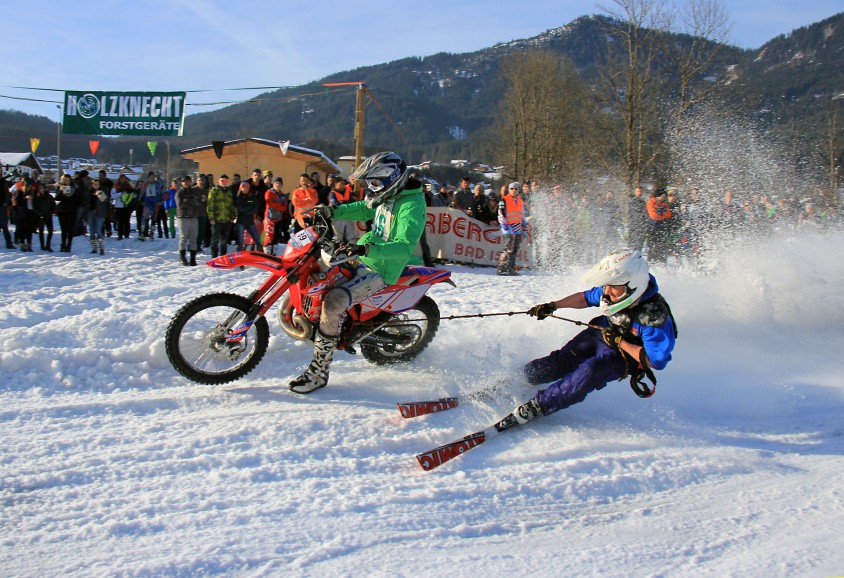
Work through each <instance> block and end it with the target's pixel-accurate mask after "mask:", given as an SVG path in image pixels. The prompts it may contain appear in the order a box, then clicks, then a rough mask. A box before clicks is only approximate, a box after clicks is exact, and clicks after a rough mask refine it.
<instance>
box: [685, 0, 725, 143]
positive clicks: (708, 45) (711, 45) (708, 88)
mask: <svg viewBox="0 0 844 578" xmlns="http://www.w3.org/2000/svg"><path fill="white" fill-rule="evenodd" d="M676 32H679V33H680V34H686V35H688V38H684V37H682V36H681V37H679V38H678V39H677V40H676V41H675V43H674V53H675V55H674V58H675V59H676V65H677V72H678V76H679V91H678V92H679V94H678V106H679V109H678V111H677V123H676V130H677V133H678V134H679V133H680V132H681V130H682V125H683V117H684V115H685V114H686V112H687V111H688V110H689V109H690V108H691V107H692V106H694V105H695V104H698V103H700V102H702V101H703V100H704V99H706V97H707V96H709V95H710V94H711V93H712V92H713V91H715V90H717V89H719V88H721V87H722V86H723V85H724V83H725V82H726V81H727V78H726V76H725V75H721V76H710V77H708V79H706V80H704V79H703V78H702V77H703V76H704V75H711V74H712V73H713V68H714V66H715V65H716V64H717V62H718V58H719V57H720V55H721V52H722V51H723V48H724V46H725V45H726V43H727V41H728V40H729V35H730V32H731V26H730V21H729V18H728V17H727V14H726V13H725V12H724V9H723V8H722V7H721V4H720V2H719V0H687V2H686V4H684V5H683V8H681V10H680V12H679V26H678V28H677V29H676ZM695 81H699V82H695ZM693 83H695V88H694V90H692V84H693Z"/></svg>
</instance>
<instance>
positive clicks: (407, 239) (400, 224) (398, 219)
mask: <svg viewBox="0 0 844 578" xmlns="http://www.w3.org/2000/svg"><path fill="white" fill-rule="evenodd" d="M332 218H333V219H335V220H337V221H368V220H370V219H372V230H371V231H369V232H368V233H366V234H365V235H364V236H363V237H361V238H360V239H359V240H358V245H369V250H368V251H369V252H368V254H367V255H366V257H361V258H360V260H361V261H362V262H363V263H364V264H365V265H366V266H367V267H369V268H370V269H373V270H374V271H377V272H378V274H379V275H381V277H382V278H383V279H384V281H385V282H386V283H387V284H389V285H392V284H394V283H395V282H396V281H398V279H399V277H400V276H401V273H402V271H404V268H405V267H406V266H407V264H408V263H409V262H410V260H411V259H412V258H413V252H414V251H415V250H416V245H417V243H419V238H420V237H422V233H423V231H424V230H425V219H426V218H427V209H426V206H425V193H423V192H422V187H421V186H420V187H419V188H415V189H405V190H403V191H402V192H400V193H399V194H398V195H396V196H395V197H393V198H392V199H389V200H388V201H387V202H385V203H383V204H381V205H379V206H378V208H377V209H371V208H370V207H369V206H367V204H366V201H358V202H355V203H348V204H346V205H339V206H336V207H334V212H333V216H332Z"/></svg>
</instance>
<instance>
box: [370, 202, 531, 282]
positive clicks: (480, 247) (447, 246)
mask: <svg viewBox="0 0 844 578" xmlns="http://www.w3.org/2000/svg"><path fill="white" fill-rule="evenodd" d="M357 228H358V235H360V236H363V234H364V233H365V232H366V227H365V226H364V224H363V223H361V222H358V223H357ZM425 236H426V238H427V240H428V247H429V248H430V249H431V257H432V258H433V259H443V260H445V261H454V262H456V263H466V264H469V265H492V266H498V259H499V257H500V255H501V251H503V250H504V246H505V244H504V237H503V236H502V235H501V229H500V228H499V227H498V225H486V224H484V223H481V222H480V221H477V220H475V219H473V218H472V217H470V216H468V215H467V214H466V213H464V212H463V211H461V210H459V209H452V208H450V207H428V217H427V221H426V225H425ZM416 255H418V256H421V255H422V250H421V249H420V248H419V247H416ZM532 255H533V238H532V236H531V234H530V228H528V236H527V237H525V239H524V240H523V241H522V244H521V247H520V248H519V254H518V255H517V257H516V265H517V266H519V267H525V266H529V265H530V264H531V263H532Z"/></svg>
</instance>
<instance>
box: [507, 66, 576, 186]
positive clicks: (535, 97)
mask: <svg viewBox="0 0 844 578" xmlns="http://www.w3.org/2000/svg"><path fill="white" fill-rule="evenodd" d="M501 68H502V78H503V80H504V83H505V86H506V88H505V92H504V98H503V100H502V102H501V105H500V107H499V113H498V116H497V124H496V128H495V130H494V131H493V135H494V138H495V140H496V147H495V148H496V150H497V155H498V158H500V159H502V160H503V163H504V164H505V165H506V166H507V167H508V169H507V172H508V174H509V176H510V177H513V178H519V179H523V178H538V179H551V178H558V177H559V176H561V175H563V174H566V175H570V174H572V173H576V172H578V171H579V170H581V168H582V166H583V164H584V158H585V156H586V151H588V150H589V147H587V146H584V138H585V135H586V134H587V132H588V131H587V130H586V129H585V126H586V119H587V117H588V111H589V110H591V105H592V103H591V99H590V98H589V96H588V93H587V91H586V89H585V87H584V84H583V82H582V81H581V79H580V77H579V76H578V74H577V71H576V70H575V68H574V66H573V65H572V64H571V63H570V61H568V60H567V59H565V58H562V57H560V56H559V55H557V54H554V53H551V52H546V51H533V52H527V53H520V54H514V55H511V56H509V57H507V58H505V59H504V60H503V61H502V64H501Z"/></svg>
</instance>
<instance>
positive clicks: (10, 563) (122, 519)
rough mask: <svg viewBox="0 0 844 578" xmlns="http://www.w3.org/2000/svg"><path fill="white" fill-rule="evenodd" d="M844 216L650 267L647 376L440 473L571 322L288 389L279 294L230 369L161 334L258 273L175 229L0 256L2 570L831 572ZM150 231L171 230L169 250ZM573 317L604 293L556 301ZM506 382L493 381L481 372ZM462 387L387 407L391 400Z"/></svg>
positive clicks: (511, 284)
mask: <svg viewBox="0 0 844 578" xmlns="http://www.w3.org/2000/svg"><path fill="white" fill-rule="evenodd" d="M842 241H844V235H842V234H832V235H828V236H826V237H811V236H806V237H798V238H793V239H778V240H776V243H777V244H778V246H777V247H775V249H774V250H767V251H763V250H761V249H758V250H754V249H753V248H752V247H749V248H744V249H742V250H741V252H738V251H734V252H730V253H728V254H725V255H724V259H723V263H728V264H725V265H723V266H722V267H721V268H720V269H719V270H718V271H717V272H716V273H714V274H710V275H706V276H703V275H698V274H695V273H692V272H689V271H686V270H682V269H680V270H677V269H673V268H672V269H671V270H666V269H664V268H662V269H661V268H656V271H655V272H656V274H657V276H658V278H659V281H660V285H661V288H662V292H663V293H664V294H665V295H666V297H667V298H668V300H669V301H670V302H671V305H672V309H673V310H674V313H675V316H676V317H677V319H678V326H679V329H680V338H679V340H678V346H677V349H676V351H675V358H674V361H673V362H672V363H671V364H670V365H669V367H668V369H667V370H666V371H663V372H660V373H658V377H659V386H658V391H657V394H656V396H655V397H653V398H651V399H650V400H645V401H643V400H640V399H638V398H636V397H635V396H634V395H633V393H632V392H631V391H630V389H629V387H628V385H627V383H626V382H621V383H617V384H610V385H609V386H608V387H607V388H606V389H604V390H602V391H600V392H595V393H593V394H591V395H590V396H589V397H588V398H587V399H586V401H585V402H584V403H581V404H578V405H576V406H573V407H572V408H569V409H568V410H565V411H562V412H559V413H557V414H554V415H552V416H549V417H547V418H544V419H541V420H538V421H536V422H533V423H531V424H530V425H528V426H526V427H520V428H516V429H514V430H512V431H508V432H506V433H504V434H502V435H501V436H499V437H496V438H495V439H494V440H490V441H489V442H487V443H485V444H483V445H481V446H479V447H478V448H476V449H473V450H472V451H470V452H468V453H466V454H465V455H463V456H460V457H459V458H457V459H455V460H452V461H451V462H448V463H447V464H445V465H443V466H441V467H440V468H438V469H437V470H434V471H432V472H423V471H422V470H421V469H420V468H419V467H418V465H417V463H416V460H415V459H414V455H415V454H416V453H419V452H422V451H425V450H428V449H431V448H432V447H434V446H436V445H439V444H442V443H444V442H447V441H451V440H453V439H455V438H457V437H460V436H463V435H466V434H468V433H470V432H473V431H476V430H478V429H481V428H483V427H486V426H487V425H489V424H490V423H492V421H494V420H496V419H497V418H499V417H501V416H503V415H505V414H506V413H508V412H509V411H510V410H511V409H512V408H513V406H514V405H515V404H517V403H520V402H521V401H524V400H525V399H528V398H529V397H530V396H531V395H532V392H533V391H534V390H533V388H531V387H529V386H527V385H526V384H525V383H524V382H523V381H522V380H521V379H520V378H519V377H518V370H519V368H520V367H521V366H522V365H523V364H524V363H525V362H527V361H529V360H530V359H532V358H534V357H537V356H539V355H544V354H546V353H547V352H549V351H551V350H552V349H554V348H557V347H559V346H560V345H561V344H562V343H564V342H565V340H567V339H569V338H570V337H571V336H573V335H574V334H575V333H576V332H577V331H579V328H577V327H575V326H574V325H572V324H568V323H565V322H562V321H557V320H553V319H549V320H545V321H542V322H537V321H536V320H534V319H531V318H528V317H527V316H523V315H522V316H513V317H492V318H484V319H468V320H449V321H443V322H442V324H441V326H440V330H439V333H438V335H437V337H436V338H435V340H434V341H433V343H432V344H431V346H430V347H429V348H428V349H427V350H426V352H424V353H423V355H421V356H420V357H419V358H418V359H417V360H415V361H413V362H412V363H410V364H407V365H402V366H391V367H376V366H374V365H371V364H369V363H367V362H366V361H365V360H364V359H363V358H362V357H361V356H359V355H358V356H349V355H348V354H345V353H339V354H338V355H337V356H336V357H335V363H334V366H333V368H332V373H331V380H330V383H329V387H328V388H326V389H323V390H320V391H318V392H316V393H314V394H311V395H309V396H298V395H295V394H292V393H290V392H288V391H287V388H286V384H287V382H288V381H289V379H290V378H291V377H293V376H294V375H295V374H297V373H298V371H299V370H301V368H302V367H303V366H304V365H305V364H306V363H307V361H308V359H309V357H310V347H308V345H306V344H304V343H299V342H294V341H293V340H291V339H290V338H288V337H287V336H286V335H285V334H284V333H283V332H282V331H281V329H280V328H279V326H278V323H277V321H276V320H275V318H274V315H275V309H273V310H271V311H270V319H269V321H270V330H271V339H270V347H269V351H268V354H267V356H266V357H265V358H264V360H263V361H262V362H261V364H260V365H259V366H258V367H257V369H256V370H254V371H253V372H252V373H251V374H249V375H248V376H247V377H245V378H243V379H242V380H240V381H238V382H235V383H232V384H227V385H225V386H217V387H211V386H203V385H197V384H193V383H191V382H189V381H187V380H186V379H184V378H182V377H181V376H180V375H178V374H177V373H176V372H175V371H174V370H173V369H172V368H171V367H170V365H169V362H168V360H167V357H166V354H165V352H164V343H163V336H164V331H165V328H166V326H167V323H168V321H169V318H170V317H171V316H172V315H173V313H174V312H175V311H176V310H177V309H178V308H179V307H180V306H181V305H182V304H184V303H185V302H186V301H188V300H189V299H191V298H192V297H194V296H197V295H200V294H203V293H207V292H212V291H230V292H234V293H240V294H245V293H246V292H247V291H248V290H251V288H252V287H254V286H255V285H257V283H258V280H259V279H261V278H262V277H263V275H262V274H261V273H259V272H253V271H244V272H239V271H232V272H220V271H213V270H211V269H208V268H205V267H196V268H193V267H180V266H178V264H177V262H176V256H175V250H174V249H175V246H174V244H173V242H172V241H162V240H156V241H155V242H154V243H144V244H140V243H135V242H134V241H131V242H127V241H123V242H122V243H117V242H116V241H113V240H107V241H106V243H107V252H108V254H107V256H106V257H105V258H102V257H99V256H96V255H88V252H87V244H86V243H84V242H82V240H81V239H79V238H78V239H77V240H76V243H75V245H76V247H75V249H74V254H73V255H72V256H66V255H61V256H59V255H58V254H56V255H43V254H37V253H34V254H31V255H24V254H20V253H14V252H8V251H7V252H5V253H3V254H2V255H0V291H2V294H3V295H4V302H3V307H2V308H0V329H1V330H2V336H3V338H2V348H0V402H2V405H0V427H2V438H3V442H4V450H3V454H2V458H0V480H1V481H0V506H1V508H0V574H2V575H4V576H50V575H53V576H57V575H62V576H70V575H78V576H103V575H127V576H138V575H156V576H203V575H205V576H215V575H220V576H222V575H225V576H414V577H420V576H442V575H461V576H479V575H488V576H504V575H506V576H549V577H551V576H554V577H556V576H583V575H601V576H694V575H700V576H809V575H811V576H828V575H834V574H841V573H842V572H844V553H842V552H844V551H842V548H841V547H840V546H841V539H840V536H841V535H842V533H844V505H842V504H843V503H844V502H842V497H843V496H842V494H844V490H842V488H841V484H840V480H841V472H842V466H844V460H842V454H844V426H842V423H841V415H842V410H843V409H844V399H842V394H844V378H842V374H841V368H842V365H841V361H842V354H841V351H842V350H844V331H843V330H842V327H843V326H844V324H842V322H844V313H842V308H841V306H840V304H841V302H842V297H844V265H842V260H841V258H840V247H841V246H842ZM162 247H166V249H165V250H163V251H162ZM450 268H451V269H452V270H453V272H454V277H453V278H454V280H455V282H456V283H457V285H458V287H457V288H456V289H454V288H451V287H448V286H437V287H435V288H434V289H433V290H432V291H431V292H430V295H431V296H432V297H433V298H434V299H435V300H436V301H437V302H438V304H439V306H440V310H441V313H442V315H443V316H447V315H462V314H471V313H480V312H496V311H509V310H513V311H518V310H522V311H523V310H525V309H527V308H528V307H529V306H530V305H533V304H534V303H537V302H543V301H547V300H550V299H552V298H559V297H562V296H564V295H566V294H568V293H570V292H572V291H575V290H580V289H582V288H583V287H582V286H581V285H580V283H579V282H578V277H579V275H580V274H581V273H582V272H583V271H582V269H577V268H573V270H572V271H569V272H566V273H565V274H558V275H552V274H549V273H541V272H529V273H526V274H523V275H521V276H519V277H506V278H501V277H497V276H496V275H494V270H493V269H489V268H469V267H462V266H454V267H450ZM569 313H570V315H566V316H568V317H572V318H575V319H580V320H583V321H587V320H588V319H590V318H591V317H592V316H594V314H595V312H594V311H582V312H569ZM492 384H500V385H499V387H497V388H496V389H495V390H494V392H493V393H492V394H489V395H479V396H471V395H470V394H472V393H473V392H478V391H479V390H481V389H484V388H488V387H489V386H490V385H492ZM449 395H462V396H464V397H465V396H467V395H470V397H471V398H473V399H472V400H470V401H467V402H465V403H463V404H462V405H461V406H459V407H457V408H455V409H452V410H450V411H448V412H444V413H439V414H434V415H429V416H425V417H420V418H415V419H410V420H405V419H402V418H401V416H400V415H399V413H398V411H397V410H396V405H395V404H396V402H398V401H409V400H414V399H436V398H438V397H443V396H449Z"/></svg>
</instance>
